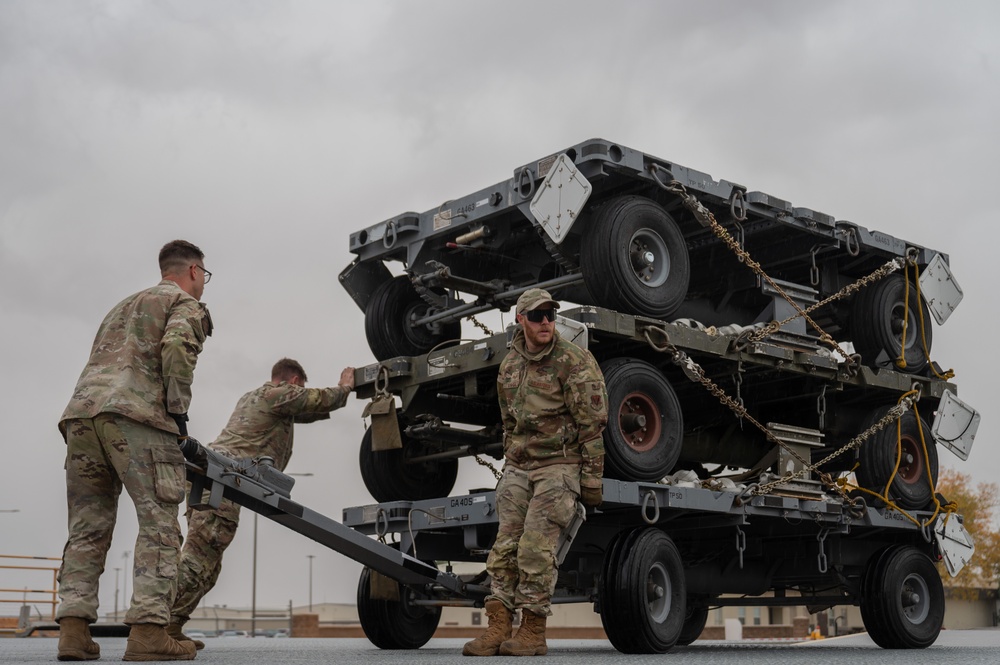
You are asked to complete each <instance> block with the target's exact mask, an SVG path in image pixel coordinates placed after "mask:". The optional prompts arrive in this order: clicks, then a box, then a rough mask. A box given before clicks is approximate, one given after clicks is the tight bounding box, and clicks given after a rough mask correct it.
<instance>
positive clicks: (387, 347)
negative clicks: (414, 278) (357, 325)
mask: <svg viewBox="0 0 1000 665" xmlns="http://www.w3.org/2000/svg"><path fill="white" fill-rule="evenodd" d="M427 313H428V305H427V303H425V302H424V301H423V299H421V297H420V296H419V295H418V294H417V291H416V289H414V288H413V284H412V283H411V282H410V278H409V277H407V276H406V275H398V276H396V277H393V278H392V279H390V280H388V281H386V282H382V284H380V285H379V286H378V288H376V289H375V290H374V291H373V292H372V295H371V298H370V299H369V300H368V306H367V307H366V308H365V336H366V337H367V338H368V346H369V348H371V350H372V353H373V354H374V355H375V358H376V359H377V360H388V359H389V358H396V357H398V356H420V355H423V354H425V353H427V352H428V351H430V350H431V349H433V348H434V347H436V346H438V345H439V344H442V343H444V342H448V341H450V340H455V341H456V342H457V341H459V340H460V339H461V337H462V324H461V322H459V321H455V322H454V323H442V324H440V325H436V326H420V327H416V328H415V327H413V326H410V325H409V323H408V322H409V320H410V319H411V317H419V316H424V315H426V314H427Z"/></svg>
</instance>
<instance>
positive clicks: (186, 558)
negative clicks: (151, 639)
mask: <svg viewBox="0 0 1000 665" xmlns="http://www.w3.org/2000/svg"><path fill="white" fill-rule="evenodd" d="M239 516H240V507H239V506H237V505H236V504H235V503H233V502H232V501H229V500H227V499H223V500H222V504H221V505H220V506H219V508H218V509H215V510H188V512H187V523H188V531H187V537H186V538H185V539H184V549H183V550H182V551H181V563H180V570H179V571H178V575H177V597H176V598H175V599H174V606H173V608H172V609H171V610H170V622H171V623H176V624H180V625H181V626H183V625H184V624H185V623H187V620H188V619H189V618H190V617H191V612H193V611H194V609H195V608H196V607H198V603H200V602H201V599H202V598H204V597H205V594H207V593H208V592H209V591H211V590H212V587H214V586H215V583H216V582H218V581H219V573H220V572H222V554H223V553H224V552H225V551H226V548H227V547H229V545H230V543H232V542H233V537H234V536H236V527H237V526H239Z"/></svg>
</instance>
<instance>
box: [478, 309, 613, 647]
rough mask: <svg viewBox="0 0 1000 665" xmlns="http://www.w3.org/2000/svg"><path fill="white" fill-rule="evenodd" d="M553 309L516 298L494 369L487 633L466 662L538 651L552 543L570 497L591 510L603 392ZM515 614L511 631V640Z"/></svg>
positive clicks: (568, 513)
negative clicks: (507, 339) (493, 510)
mask: <svg viewBox="0 0 1000 665" xmlns="http://www.w3.org/2000/svg"><path fill="white" fill-rule="evenodd" d="M557 307H559V304H558V303H557V302H556V301H554V300H553V299H552V297H551V296H550V295H549V294H548V292H546V291H543V290H542V289H529V290H528V291H526V292H525V293H524V294H523V295H522V296H521V297H520V298H519V299H518V301H517V310H516V311H517V322H518V323H519V324H521V330H519V331H518V332H517V334H516V335H515V336H514V340H513V342H512V345H511V350H510V353H508V355H507V357H506V358H505V359H504V361H503V363H501V365H500V374H499V377H498V379H497V391H498V393H499V398H500V411H501V414H502V416H503V428H504V458H505V461H504V473H503V476H502V477H501V478H500V481H499V483H497V490H496V496H497V514H498V517H499V521H500V527H499V532H498V534H497V539H496V542H495V543H494V544H493V549H492V550H491V551H490V555H489V558H488V560H487V562H486V570H487V571H488V572H489V574H490V577H491V579H492V587H491V591H492V593H491V594H490V595H489V596H488V597H487V598H486V614H487V617H488V618H489V627H488V628H487V630H486V632H485V633H484V634H483V635H482V636H480V637H478V638H476V639H475V640H473V641H471V642H469V643H467V644H466V645H465V647H464V648H463V649H462V653H463V654H464V655H466V656H492V655H496V654H498V653H499V654H501V655H508V656H533V655H544V654H545V653H547V651H548V648H547V646H546V643H545V622H546V618H547V617H548V616H549V615H550V614H551V610H550V604H551V598H552V592H553V591H554V590H555V585H556V574H557V564H556V546H557V543H558V540H559V536H560V534H561V532H562V530H563V529H564V528H565V527H566V526H567V525H568V524H569V522H570V520H571V518H572V517H573V514H574V512H575V510H576V502H577V499H578V498H581V499H582V500H583V502H584V503H585V504H587V505H589V506H597V505H599V504H600V503H601V498H602V493H601V477H602V475H603V473H604V443H603V440H602V438H601V433H602V432H603V431H604V427H605V425H606V424H607V421H608V407H607V402H608V396H607V390H606V389H605V386H604V377H603V376H602V374H601V370H600V368H599V367H598V365H597V362H596V361H595V360H594V357H593V356H592V355H591V354H590V352H589V351H586V350H584V349H581V348H580V347H578V346H576V345H575V344H573V343H571V342H569V341H567V340H564V339H562V338H561V337H560V336H559V333H558V331H557V330H556V328H555V309H556V308H557ZM518 609H521V610H522V615H521V616H522V619H521V626H520V628H519V629H518V632H517V635H515V636H514V637H513V638H511V623H512V621H513V612H515V611H516V610H518Z"/></svg>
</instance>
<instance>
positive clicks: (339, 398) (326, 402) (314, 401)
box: [211, 381, 351, 471]
mask: <svg viewBox="0 0 1000 665" xmlns="http://www.w3.org/2000/svg"><path fill="white" fill-rule="evenodd" d="M350 394H351V391H349V390H347V389H346V388H340V387H336V388H304V387H302V386H296V385H292V384H290V383H286V382H284V381H282V382H281V383H271V382H270V381H268V382H267V383H265V384H264V385H262V386H261V387H260V388H256V389H254V390H251V391H250V392H248V393H247V394H245V395H244V396H243V397H241V398H240V400H239V402H237V403H236V408H235V409H234V410H233V415H232V416H230V417H229V422H228V423H227V424H226V427H225V428H224V429H223V430H222V433H221V434H219V437H218V438H217V439H216V440H215V441H214V442H212V444H211V447H212V448H213V449H215V450H218V451H219V452H220V453H222V454H224V455H228V456H229V457H235V458H242V457H262V456H267V457H271V458H273V459H274V466H275V467H277V468H278V469H280V470H282V471H284V469H285V467H286V466H287V465H288V460H289V459H290V458H291V457H292V434H293V428H294V423H311V422H315V421H317V420H322V419H324V418H329V417H330V412H331V411H333V410H334V409H339V408H340V407H342V406H344V405H345V404H347V397H348V395H350Z"/></svg>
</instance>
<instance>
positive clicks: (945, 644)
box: [0, 629, 1000, 665]
mask: <svg viewBox="0 0 1000 665" xmlns="http://www.w3.org/2000/svg"><path fill="white" fill-rule="evenodd" d="M464 641H465V640H457V639H447V640H443V639H442V640H431V641H430V642H429V643H428V644H427V645H426V646H425V647H424V648H422V649H418V650H416V651H380V650H379V649H376V648H375V647H373V646H372V645H371V643H370V642H368V640H364V639H273V638H255V639H242V638H214V639H209V640H208V641H207V646H206V649H205V650H204V651H201V652H199V653H198V658H197V660H196V662H202V663H218V664H221V665H243V664H257V663H268V664H281V665H284V664H286V663H288V664H310V665H312V664H315V665H329V664H330V663H345V664H353V663H379V664H381V665H408V664H410V663H456V664H457V663H464V664H465V665H469V659H467V658H462V655H461V649H462V644H463V643H464ZM98 642H99V643H100V645H101V649H102V657H101V660H100V661H98V662H108V661H120V660H121V657H122V654H124V653H125V640H124V639H123V638H116V637H106V638H99V639H98ZM998 654H1000V630H997V629H995V630H968V631H959V630H952V631H944V632H942V633H941V637H940V638H938V641H937V643H936V644H935V645H934V646H932V647H931V648H929V649H924V650H920V651H886V650H883V649H880V648H879V647H877V646H875V644H874V643H873V642H872V641H871V639H869V637H868V636H867V635H866V634H863V633H862V634H860V635H851V636H847V637H839V638H834V639H827V640H820V641H817V642H802V643H792V644H789V643H767V642H751V641H745V642H740V643H736V642H695V643H694V644H693V645H691V646H689V647H681V648H677V649H674V650H673V651H671V652H670V653H669V654H666V655H655V656H626V655H624V654H621V653H618V652H617V651H615V649H614V648H613V647H612V646H611V645H610V644H609V643H607V642H605V641H603V640H551V641H550V642H549V655H548V656H547V657H546V659H545V661H544V662H549V661H558V662H563V663H570V662H572V663H573V665H603V664H604V663H622V664H624V663H628V664H629V665H635V664H637V663H651V664H652V663H656V664H657V665H676V664H678V663H684V664H685V665H686V664H689V663H690V664H704V665H730V664H731V665H777V664H779V663H796V664H797V665H802V664H803V663H817V664H819V663H822V664H823V665H831V664H832V665H858V664H859V663H875V662H877V663H878V665H945V664H955V665H996V663H997V662H1000V656H998ZM55 656H56V640H55V639H54V638H8V639H0V663H4V665H7V664H10V665H16V664H20V663H51V662H55ZM502 660H503V661H504V662H510V661H511V660H512V659H510V658H504V659H502ZM490 662H494V663H495V662H497V661H496V660H492V661H490Z"/></svg>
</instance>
